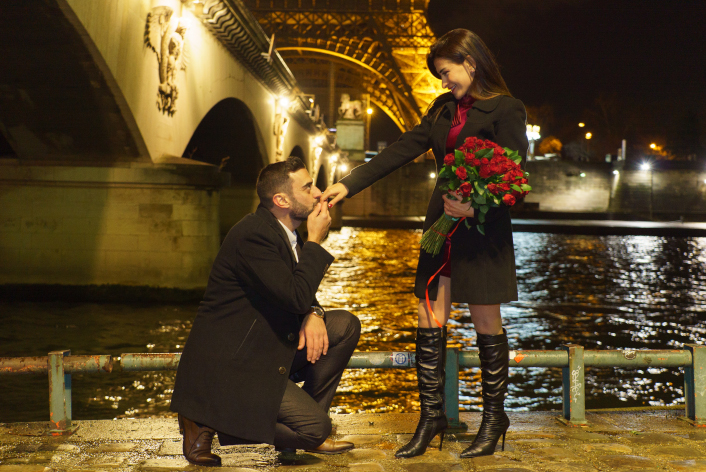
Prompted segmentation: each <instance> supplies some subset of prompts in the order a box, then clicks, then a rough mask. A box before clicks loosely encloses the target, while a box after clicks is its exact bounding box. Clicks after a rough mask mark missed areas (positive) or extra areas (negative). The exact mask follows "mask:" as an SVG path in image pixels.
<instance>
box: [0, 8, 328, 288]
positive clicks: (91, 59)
mask: <svg viewBox="0 0 706 472" xmlns="http://www.w3.org/2000/svg"><path fill="white" fill-rule="evenodd" d="M314 103H315V97H314V96H311V95H305V94H303V93H302V92H301V90H300V88H299V86H298V85H297V82H296V80H295V78H294V76H293V75H292V73H291V71H290V70H289V68H288V67H287V65H286V64H285V62H284V61H283V59H282V57H281V56H280V55H279V54H278V53H277V52H276V50H275V51H274V52H273V51H271V50H270V38H269V37H268V36H267V35H266V34H265V33H264V31H263V30H262V28H261V26H260V25H259V24H258V21H257V20H256V19H255V18H254V17H253V16H252V15H251V13H250V12H249V11H248V9H247V8H246V7H245V6H244V5H243V4H242V3H241V2H240V0H223V1H213V0H210V1H207V2H203V1H196V0H189V1H184V0H101V1H95V0H4V1H3V2H1V3H0V267H2V270H1V271H0V284H20V285H25V284H67V285H104V284H108V285H150V286H156V287H172V288H185V289H190V288H196V287H202V286H204V285H205V281H206V279H207V277H208V272H209V270H210V266H211V263H212V261H213V258H214V256H215V254H216V252H217V250H218V247H219V245H220V238H221V237H222V236H223V234H224V233H225V232H226V231H227V230H228V229H229V228H230V226H231V225H232V224H233V223H234V222H236V221H237V220H238V219H239V218H240V217H241V216H243V215H244V214H245V213H248V212H250V211H252V210H253V209H254V207H255V206H256V204H257V197H256V194H255V191H254V182H255V179H256V176H257V174H258V172H259V170H260V169H261V168H262V167H263V166H264V165H266V164H267V163H270V162H274V161H277V160H282V159H284V158H286V157H287V156H289V155H296V156H299V157H300V158H302V159H303V160H304V161H305V162H306V163H307V166H308V168H309V170H310V172H311V174H312V176H314V178H315V180H316V183H317V185H318V186H320V187H326V186H327V185H328V184H330V183H332V182H334V181H335V179H336V178H337V177H338V174H337V172H338V173H340V172H339V171H337V168H336V167H337V159H338V152H337V148H336V144H335V138H334V137H333V136H332V135H330V134H329V133H328V131H327V130H326V126H325V124H324V123H323V121H322V120H321V119H320V117H319V116H318V114H317V113H314Z"/></svg>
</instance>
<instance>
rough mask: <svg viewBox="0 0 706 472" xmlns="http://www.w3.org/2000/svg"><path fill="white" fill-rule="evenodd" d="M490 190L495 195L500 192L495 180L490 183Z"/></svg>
mask: <svg viewBox="0 0 706 472" xmlns="http://www.w3.org/2000/svg"><path fill="white" fill-rule="evenodd" d="M488 192H490V193H492V194H493V195H496V194H497V193H498V186H497V185H495V184H494V183H493V182H490V183H489V184H488Z"/></svg>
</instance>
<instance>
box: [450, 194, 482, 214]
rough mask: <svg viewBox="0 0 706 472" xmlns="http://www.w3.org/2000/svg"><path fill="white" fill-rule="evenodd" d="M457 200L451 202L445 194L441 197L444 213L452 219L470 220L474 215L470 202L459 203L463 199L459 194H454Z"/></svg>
mask: <svg viewBox="0 0 706 472" xmlns="http://www.w3.org/2000/svg"><path fill="white" fill-rule="evenodd" d="M454 196H455V197H457V198H458V200H452V199H450V198H449V196H448V195H447V194H444V195H442V197H443V199H444V213H446V214H447V215H449V216H451V217H453V218H464V217H465V218H472V217H473V215H475V210H474V208H473V207H472V206H471V202H470V201H469V202H466V203H461V199H462V198H463V197H462V196H461V195H460V194H458V193H455V194H454Z"/></svg>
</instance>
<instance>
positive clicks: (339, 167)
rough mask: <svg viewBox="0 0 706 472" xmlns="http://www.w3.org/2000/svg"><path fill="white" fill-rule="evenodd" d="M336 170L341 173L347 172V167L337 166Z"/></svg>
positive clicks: (344, 165) (343, 165)
mask: <svg viewBox="0 0 706 472" xmlns="http://www.w3.org/2000/svg"><path fill="white" fill-rule="evenodd" d="M338 170H340V171H341V172H348V166H347V165H346V164H341V165H340V166H338Z"/></svg>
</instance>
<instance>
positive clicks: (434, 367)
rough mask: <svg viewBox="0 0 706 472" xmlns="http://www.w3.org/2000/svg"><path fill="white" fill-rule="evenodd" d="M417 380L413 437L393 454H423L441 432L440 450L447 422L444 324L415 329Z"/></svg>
mask: <svg viewBox="0 0 706 472" xmlns="http://www.w3.org/2000/svg"><path fill="white" fill-rule="evenodd" d="M416 351H417V383H418V385H419V400H420V402H421V404H422V412H421V415H420V417H419V423H418V424H417V430H416V431H415V432H414V436H413V437H412V440H411V441H410V442H409V443H407V444H406V445H405V446H404V447H403V448H402V449H400V450H399V451H397V452H396V453H395V456H396V457H414V456H419V455H421V454H424V451H426V450H427V446H429V443H430V442H431V440H432V439H433V438H434V437H435V436H436V435H437V434H440V435H441V436H440V438H439V439H440V441H439V450H441V446H442V445H443V443H444V433H445V431H446V428H447V427H448V425H449V423H448V421H447V419H446V413H445V408H444V380H445V378H446V371H445V368H446V326H444V327H443V328H417V349H416Z"/></svg>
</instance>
